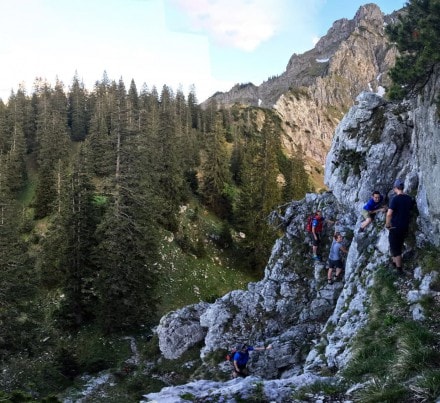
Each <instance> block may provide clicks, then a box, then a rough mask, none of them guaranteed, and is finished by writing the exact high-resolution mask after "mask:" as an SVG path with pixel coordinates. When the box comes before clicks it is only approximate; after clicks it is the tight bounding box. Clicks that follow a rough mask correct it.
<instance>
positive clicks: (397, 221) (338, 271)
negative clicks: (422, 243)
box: [310, 179, 414, 284]
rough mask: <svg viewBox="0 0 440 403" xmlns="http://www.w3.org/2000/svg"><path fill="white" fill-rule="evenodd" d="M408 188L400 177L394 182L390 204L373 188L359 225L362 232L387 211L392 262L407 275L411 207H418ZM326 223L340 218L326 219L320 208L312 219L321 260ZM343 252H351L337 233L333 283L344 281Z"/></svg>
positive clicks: (330, 278)
mask: <svg viewBox="0 0 440 403" xmlns="http://www.w3.org/2000/svg"><path fill="white" fill-rule="evenodd" d="M404 187H405V184H404V182H403V181H402V180H400V179H396V180H395V181H394V183H393V192H394V197H392V198H391V200H390V203H389V205H388V206H387V205H386V203H385V197H384V196H383V195H382V194H381V193H380V192H379V191H377V190H375V191H373V193H372V195H371V198H370V199H369V200H368V202H367V203H366V204H365V205H364V206H363V208H362V213H361V214H362V217H363V219H364V220H363V221H362V223H361V226H360V228H359V233H363V232H364V231H365V229H366V228H367V226H368V225H370V224H371V223H372V222H373V221H374V219H375V217H376V214H377V213H379V212H386V219H385V228H386V229H387V230H388V231H389V233H388V241H389V246H390V253H391V257H392V260H391V264H392V265H393V267H394V268H395V269H396V271H397V274H399V275H402V274H404V272H403V264H402V252H403V245H404V241H405V238H406V235H407V233H408V227H409V223H410V215H411V210H412V208H413V207H414V199H413V198H412V197H411V196H409V195H407V194H406V193H405V192H404ZM326 222H327V223H329V224H336V223H337V221H332V220H328V219H326V218H324V217H323V216H322V212H321V211H319V210H318V211H316V213H315V214H314V216H313V218H312V220H311V226H310V227H311V228H310V232H311V237H312V253H313V260H316V261H319V260H320V257H319V256H318V247H319V245H320V243H321V234H322V230H323V227H324V223H326ZM341 252H343V253H345V254H347V253H348V249H347V247H346V245H344V238H343V236H342V234H341V233H339V232H335V234H334V236H333V240H332V244H331V246H330V253H329V257H328V271H327V282H328V284H332V283H333V281H334V280H335V281H341V280H342V272H343V269H344V263H343V259H342V257H341ZM333 276H334V277H333Z"/></svg>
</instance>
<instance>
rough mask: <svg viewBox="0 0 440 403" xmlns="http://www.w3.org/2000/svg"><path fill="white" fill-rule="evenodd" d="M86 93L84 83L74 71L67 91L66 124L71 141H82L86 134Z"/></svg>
mask: <svg viewBox="0 0 440 403" xmlns="http://www.w3.org/2000/svg"><path fill="white" fill-rule="evenodd" d="M88 115H89V111H88V103H87V94H86V90H85V88H84V84H83V83H82V82H80V81H79V78H78V75H77V74H76V73H75V76H74V77H73V82H72V86H71V88H70V92H69V103H68V125H69V128H70V136H71V139H72V140H73V141H83V140H84V139H85V138H86V136H87V131H88V119H89V116H88Z"/></svg>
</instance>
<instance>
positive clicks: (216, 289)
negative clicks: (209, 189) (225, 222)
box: [158, 202, 259, 315]
mask: <svg viewBox="0 0 440 403" xmlns="http://www.w3.org/2000/svg"><path fill="white" fill-rule="evenodd" d="M181 218H182V222H181V228H180V231H179V234H178V235H177V236H178V239H177V240H176V239H173V240H172V237H171V234H169V233H162V245H161V255H162V258H163V260H162V262H161V263H160V272H161V280H160V283H159V286H158V295H159V296H160V297H161V303H160V306H159V312H158V313H159V314H160V315H164V314H165V313H167V312H169V311H172V310H175V309H178V308H181V307H183V306H186V305H190V304H194V303H197V302H200V301H207V302H214V301H215V299H217V298H219V297H222V296H223V295H225V294H226V293H227V292H229V291H231V290H238V289H245V288H246V287H247V284H248V283H249V282H251V281H257V280H259V279H257V278H256V277H255V275H253V274H251V273H249V272H248V271H246V270H245V269H244V268H242V267H240V261H239V257H238V256H237V255H236V249H235V248H234V245H230V247H229V248H228V249H222V248H221V247H220V246H219V244H217V243H216V242H215V241H214V240H213V238H215V237H219V236H220V235H221V232H222V230H223V227H222V223H221V222H220V221H219V220H218V219H216V218H215V217H214V216H213V215H211V214H209V213H208V212H207V211H204V210H202V211H199V210H198V208H197V205H196V204H195V203H194V202H192V203H191V204H190V206H189V208H188V209H187V211H186V212H185V213H183V216H182V217H181ZM182 240H184V245H185V248H186V249H187V250H188V252H184V251H183V250H182V242H183V241H182Z"/></svg>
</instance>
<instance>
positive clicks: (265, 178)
mask: <svg viewBox="0 0 440 403" xmlns="http://www.w3.org/2000/svg"><path fill="white" fill-rule="evenodd" d="M277 129H278V122H277V120H276V119H273V116H271V115H267V114H266V116H265V120H264V123H263V127H262V129H261V132H258V131H257V132H254V133H253V134H252V135H251V136H249V138H248V139H247V142H246V145H245V147H244V153H243V162H242V170H241V173H240V176H241V180H242V186H241V188H240V197H239V203H238V206H237V210H236V212H235V220H236V222H237V224H238V227H239V228H240V230H241V231H243V232H244V233H245V234H246V239H245V241H244V242H243V246H244V248H245V250H246V254H245V255H246V256H247V257H248V259H249V264H250V265H251V266H252V267H254V268H255V270H256V272H259V271H260V270H261V269H262V268H263V267H264V265H265V263H266V262H267V257H268V253H269V251H270V247H271V245H272V244H273V241H274V233H273V231H272V229H271V228H270V227H269V225H268V223H267V217H268V215H269V213H270V212H271V211H272V210H273V209H274V208H275V207H276V206H277V205H278V204H279V203H280V200H281V190H280V186H279V184H278V181H277V178H278V174H279V168H278V162H277V156H278V153H279V152H280V144H279V136H278V130H277Z"/></svg>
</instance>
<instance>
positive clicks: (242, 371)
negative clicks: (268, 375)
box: [234, 365, 249, 378]
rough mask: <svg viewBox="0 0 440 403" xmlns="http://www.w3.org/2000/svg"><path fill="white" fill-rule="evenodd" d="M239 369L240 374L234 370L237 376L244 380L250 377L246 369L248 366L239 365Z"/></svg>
mask: <svg viewBox="0 0 440 403" xmlns="http://www.w3.org/2000/svg"><path fill="white" fill-rule="evenodd" d="M238 369H239V370H240V372H237V371H236V370H235V368H234V372H235V373H236V374H237V376H240V377H242V378H246V377H247V376H248V375H249V372H248V369H247V368H246V365H239V366H238Z"/></svg>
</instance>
